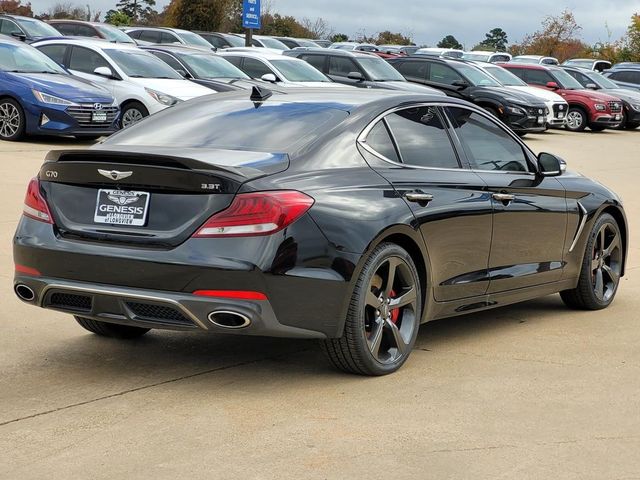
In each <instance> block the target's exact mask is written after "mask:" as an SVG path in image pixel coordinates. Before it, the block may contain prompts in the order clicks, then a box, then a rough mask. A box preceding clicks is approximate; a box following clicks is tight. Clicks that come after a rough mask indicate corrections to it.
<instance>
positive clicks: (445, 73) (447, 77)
mask: <svg viewBox="0 0 640 480" xmlns="http://www.w3.org/2000/svg"><path fill="white" fill-rule="evenodd" d="M429 80H431V81H432V82H435V83H442V84H443V85H453V82H456V81H464V78H462V76H461V75H460V74H459V73H458V72H456V71H455V70H454V69H453V68H451V67H449V66H448V65H443V64H441V63H432V64H431V68H430V69H429Z"/></svg>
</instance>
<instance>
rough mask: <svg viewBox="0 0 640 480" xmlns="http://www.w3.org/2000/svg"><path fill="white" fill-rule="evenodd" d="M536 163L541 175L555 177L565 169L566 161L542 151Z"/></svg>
mask: <svg viewBox="0 0 640 480" xmlns="http://www.w3.org/2000/svg"><path fill="white" fill-rule="evenodd" d="M538 165H539V166H540V174H541V175H542V176H543V177H557V176H560V175H562V174H563V173H564V172H565V171H566V170H567V162H565V161H564V160H562V159H561V158H559V157H556V156H555V155H552V154H551V153H545V152H542V153H541V154H540V155H538Z"/></svg>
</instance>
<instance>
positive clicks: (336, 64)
mask: <svg viewBox="0 0 640 480" xmlns="http://www.w3.org/2000/svg"><path fill="white" fill-rule="evenodd" d="M359 71H360V69H359V68H358V67H357V66H356V64H355V63H354V61H353V60H351V59H350V58H347V57H338V56H335V57H334V56H331V57H329V75H336V76H338V77H347V76H349V74H350V73H351V72H359Z"/></svg>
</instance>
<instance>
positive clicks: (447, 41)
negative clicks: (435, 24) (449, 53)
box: [438, 35, 463, 50]
mask: <svg viewBox="0 0 640 480" xmlns="http://www.w3.org/2000/svg"><path fill="white" fill-rule="evenodd" d="M438 48H455V49H456V50H462V49H463V46H462V44H461V43H460V42H459V41H458V40H456V37H454V36H453V35H447V36H446V37H444V38H443V39H442V40H440V41H439V42H438Z"/></svg>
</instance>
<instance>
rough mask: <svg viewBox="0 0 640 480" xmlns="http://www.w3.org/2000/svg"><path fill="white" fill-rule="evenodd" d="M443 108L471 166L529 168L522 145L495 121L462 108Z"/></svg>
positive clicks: (478, 167) (506, 168)
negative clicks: (445, 109)
mask: <svg viewBox="0 0 640 480" xmlns="http://www.w3.org/2000/svg"><path fill="white" fill-rule="evenodd" d="M447 111H448V114H449V115H450V117H451V120H452V123H453V127H454V129H455V131H456V133H457V135H458V138H459V139H460V141H461V142H462V147H463V148H464V151H465V153H466V155H467V159H468V160H469V163H470V164H471V168H473V169H475V170H499V171H507V172H528V171H530V169H529V164H528V162H527V157H526V154H525V152H524V150H523V148H522V146H521V145H520V144H519V143H518V142H517V141H516V140H514V139H513V138H512V137H511V136H510V135H509V134H508V133H507V132H505V131H504V130H503V129H502V128H500V127H499V126H498V125H497V124H496V123H495V122H493V121H491V120H489V119H488V118H486V117H484V116H482V115H480V114H479V113H476V112H473V111H471V110H467V109H466V108H459V107H450V108H448V109H447Z"/></svg>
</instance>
